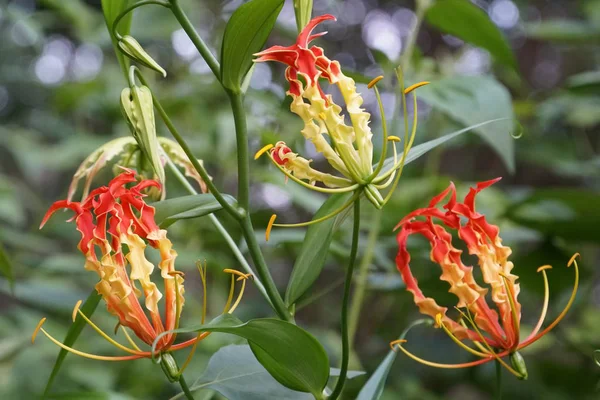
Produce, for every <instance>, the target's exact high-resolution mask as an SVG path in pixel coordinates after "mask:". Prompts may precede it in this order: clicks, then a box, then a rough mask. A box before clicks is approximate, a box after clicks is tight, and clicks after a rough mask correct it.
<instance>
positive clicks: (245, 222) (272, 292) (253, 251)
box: [240, 217, 294, 322]
mask: <svg viewBox="0 0 600 400" xmlns="http://www.w3.org/2000/svg"><path fill="white" fill-rule="evenodd" d="M240 226H241V228H242V234H243V235H244V239H246V244H247V245H248V252H249V253H250V257H252V260H253V261H254V267H255V268H256V273H257V275H258V277H259V278H260V280H261V281H262V282H263V284H264V285H265V290H266V291H267V295H268V296H269V299H270V300H271V304H272V305H273V308H274V309H275V312H276V313H277V315H278V316H279V318H281V319H283V320H285V321H288V322H293V321H294V317H292V314H291V313H290V311H289V310H288V309H287V307H286V306H285V303H284V302H283V299H282V298H281V295H280V294H279V292H278V291H277V287H276V286H275V282H274V281H273V277H271V274H270V273H269V268H268V267H267V263H266V262H265V259H264V257H263V254H262V252H261V251H260V247H259V246H258V242H257V241H256V236H255V235H254V228H253V227H252V222H251V221H250V218H249V217H246V218H244V219H242V220H241V221H240Z"/></svg>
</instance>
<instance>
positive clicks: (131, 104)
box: [121, 86, 165, 184]
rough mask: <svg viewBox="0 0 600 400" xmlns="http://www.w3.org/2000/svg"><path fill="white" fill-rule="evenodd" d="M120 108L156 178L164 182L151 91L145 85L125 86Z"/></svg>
mask: <svg viewBox="0 0 600 400" xmlns="http://www.w3.org/2000/svg"><path fill="white" fill-rule="evenodd" d="M121 109H122V110H123V115H124V116H125V118H126V119H127V123H128V125H129V128H130V129H131V133H132V134H133V137H134V138H135V140H136V142H137V143H138V145H139V147H140V149H141V150H142V152H143V153H144V155H145V156H146V159H147V160H148V162H149V163H150V165H151V167H152V169H154V172H156V175H157V177H158V180H159V181H160V182H161V183H162V184H164V182H165V170H164V167H163V163H162V162H161V159H160V152H159V146H158V140H157V138H156V126H155V123H154V106H153V103H152V93H151V92H150V89H148V88H147V87H146V86H142V87H138V86H134V87H133V88H132V89H130V88H125V89H123V91H122V92H121Z"/></svg>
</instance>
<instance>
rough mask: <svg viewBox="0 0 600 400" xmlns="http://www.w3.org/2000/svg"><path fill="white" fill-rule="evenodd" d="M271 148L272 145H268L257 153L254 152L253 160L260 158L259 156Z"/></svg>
mask: <svg viewBox="0 0 600 400" xmlns="http://www.w3.org/2000/svg"><path fill="white" fill-rule="evenodd" d="M272 148H273V145H272V144H268V145H266V146H264V147H263V148H262V149H260V150H259V151H257V152H256V154H255V155H254V159H255V160H258V159H259V158H260V156H262V155H263V154H265V153H266V152H267V151H269V150H270V149H272Z"/></svg>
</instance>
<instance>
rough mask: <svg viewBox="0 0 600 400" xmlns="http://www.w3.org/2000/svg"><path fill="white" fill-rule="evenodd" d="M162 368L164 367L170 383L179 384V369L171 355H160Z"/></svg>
mask: <svg viewBox="0 0 600 400" xmlns="http://www.w3.org/2000/svg"><path fill="white" fill-rule="evenodd" d="M160 366H161V367H162V369H163V371H164V373H165V375H166V376H167V379H168V380H169V382H171V383H172V382H179V379H180V375H179V368H178V367H177V363H176V362H175V359H174V358H173V356H172V355H171V354H169V353H163V354H161V355H160Z"/></svg>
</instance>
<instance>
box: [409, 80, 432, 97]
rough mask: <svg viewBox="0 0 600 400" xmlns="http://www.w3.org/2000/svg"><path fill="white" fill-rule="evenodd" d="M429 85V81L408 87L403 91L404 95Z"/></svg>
mask: <svg viewBox="0 0 600 400" xmlns="http://www.w3.org/2000/svg"><path fill="white" fill-rule="evenodd" d="M430 83H431V82H429V81H423V82H418V83H415V84H414V85H410V86H409V87H407V88H406V89H404V94H409V93H410V92H412V91H413V90H415V89H418V88H420V87H421V86H425V85H429V84H430Z"/></svg>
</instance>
